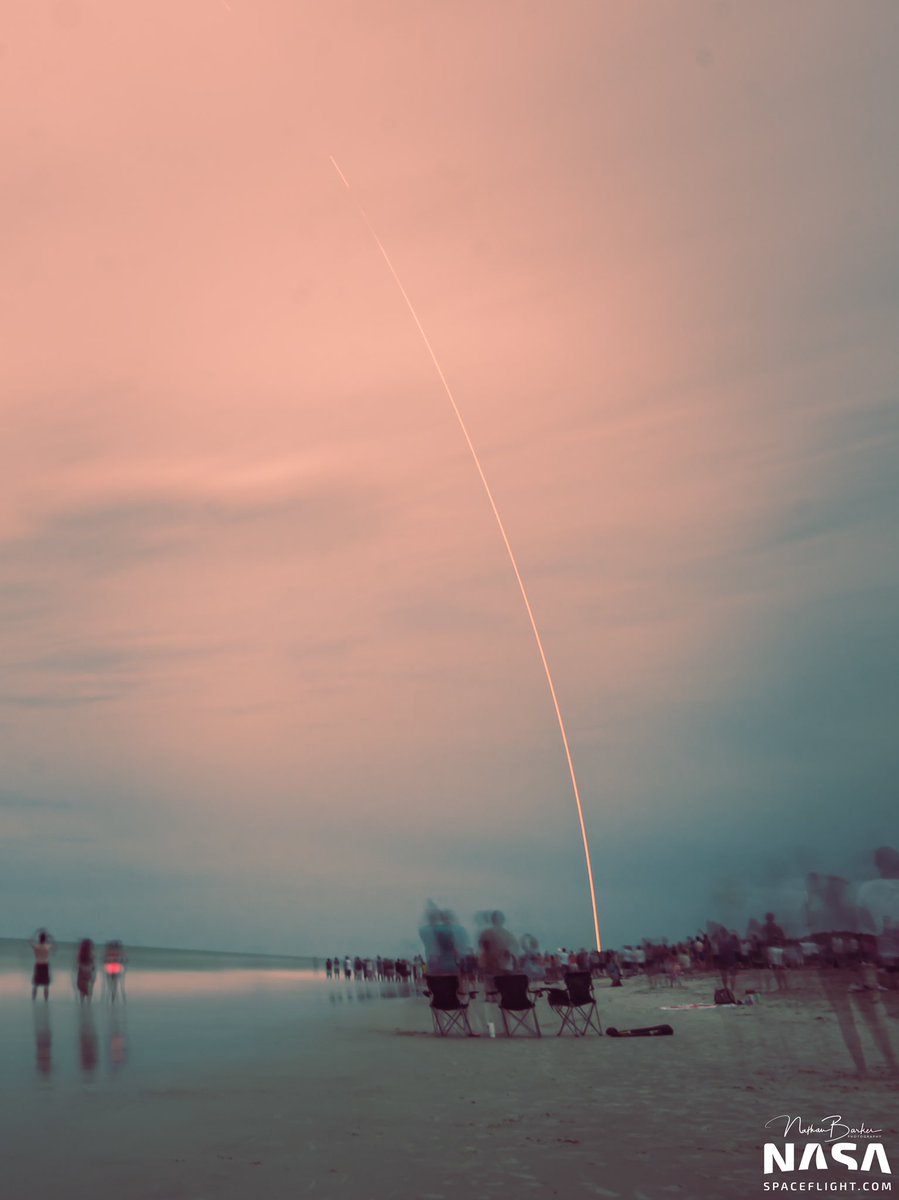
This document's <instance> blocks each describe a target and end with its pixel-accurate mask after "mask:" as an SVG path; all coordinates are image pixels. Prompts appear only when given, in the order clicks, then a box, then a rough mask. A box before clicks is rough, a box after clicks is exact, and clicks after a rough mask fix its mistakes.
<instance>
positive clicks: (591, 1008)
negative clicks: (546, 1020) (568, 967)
mask: <svg viewBox="0 0 899 1200" xmlns="http://www.w3.org/2000/svg"><path fill="white" fill-rule="evenodd" d="M547 999H548V1000H549V1006H550V1008H552V1009H553V1010H554V1011H555V1012H556V1013H557V1014H558V1015H559V1017H560V1018H561V1024H560V1025H559V1032H558V1033H557V1034H556V1037H559V1035H560V1034H561V1033H562V1030H563V1029H570V1030H571V1032H572V1033H573V1034H574V1036H575V1037H584V1036H585V1035H586V1033H587V1030H588V1029H594V1030H595V1031H596V1032H597V1033H600V1034H601V1033H602V1021H600V1019H599V1009H598V1008H597V1007H596V997H595V996H594V995H593V980H592V978H591V977H590V972H589V971H566V972H565V988H564V990H563V989H562V988H552V989H551V990H550V992H549V994H548V996H547ZM594 1018H595V1019H594Z"/></svg>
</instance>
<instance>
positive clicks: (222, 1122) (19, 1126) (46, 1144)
mask: <svg viewBox="0 0 899 1200" xmlns="http://www.w3.org/2000/svg"><path fill="white" fill-rule="evenodd" d="M196 978H198V977H193V976H190V977H184V976H182V977H180V979H177V980H176V979H174V977H171V978H169V979H168V982H167V983H165V982H164V985H160V979H159V977H157V980H156V986H155V990H153V989H152V988H151V989H147V988H144V987H143V986H142V983H143V981H142V980H141V979H140V978H139V977H137V976H135V977H134V978H132V979H131V980H130V981H129V989H130V992H129V1002H128V1005H127V1007H126V1008H122V1007H115V1008H114V1007H113V1006H110V1005H108V1004H105V1003H103V1002H95V1004H94V1005H93V1011H92V1012H91V1013H90V1014H87V1015H85V1014H83V1013H81V1012H80V1011H79V1008H78V1005H77V1004H76V1002H75V1001H74V999H73V998H72V997H71V995H70V994H69V993H67V992H66V991H65V990H64V989H62V988H60V989H59V990H58V991H57V994H56V995H54V996H53V997H52V998H51V1001H50V1004H49V1005H48V1006H47V1008H46V1011H45V1012H42V1011H41V1010H42V1002H41V1001H38V1003H37V1005H36V1006H34V1007H33V1006H32V1005H31V1002H30V1000H28V999H26V998H24V997H22V998H20V997H15V996H10V995H9V994H8V993H7V994H5V995H4V997H3V1013H4V1016H3V1021H2V1027H0V1052H2V1055H3V1061H4V1063H5V1064H6V1065H7V1070H6V1071H5V1072H4V1077H3V1080H2V1082H0V1129H2V1137H3V1155H2V1161H3V1178H2V1186H0V1193H2V1195H3V1196H4V1197H5V1198H6V1197H8V1198H9V1200H19V1197H21V1198H22V1200H24V1198H25V1197H28V1196H30V1197H37V1198H38V1200H43V1197H50V1196H61V1197H66V1198H70V1200H81V1198H82V1197H84V1198H85V1200H86V1198H87V1197H95V1196H97V1195H100V1194H110V1195H115V1196H118V1197H124V1198H126V1200H131V1198H135V1200H143V1198H146V1200H212V1198H213V1197H215V1198H217V1200H243V1198H245V1197H256V1196H267V1197H275V1198H281V1197H284V1198H285V1200H286V1198H287V1197H295V1196H298V1195H313V1196H322V1197H342V1196H346V1195H355V1196H360V1197H361V1196H364V1197H375V1198H379V1200H380V1198H382V1197H383V1198H385V1200H386V1198H388V1197H396V1198H398V1200H400V1198H402V1200H406V1198H411V1197H416V1198H419V1197H420V1198H422V1200H438V1198H440V1197H446V1198H447V1200H448V1198H450V1197H458V1196H461V1195H464V1196H469V1197H472V1198H473V1200H478V1198H480V1197H509V1196H515V1195H525V1196H534V1197H543V1196H547V1197H549V1196H556V1195H558V1196H565V1195H574V1196H581V1195H585V1196H591V1195H592V1196H611V1197H627V1198H633V1200H647V1198H648V1200H664V1198H666V1197H697V1198H699V1197H702V1198H706V1197H709V1198H718V1197H744V1196H745V1197H750V1196H752V1197H754V1196H761V1195H764V1194H765V1193H764V1192H763V1187H762V1185H763V1181H764V1177H763V1175H762V1151H761V1147H762V1143H763V1141H764V1140H766V1138H767V1137H768V1136H769V1135H768V1134H766V1132H765V1130H764V1124H765V1122H766V1121H768V1120H770V1119H771V1118H772V1117H775V1116H777V1115H778V1114H781V1113H786V1114H799V1115H801V1116H802V1117H803V1119H804V1120H806V1121H808V1120H817V1119H820V1118H821V1117H823V1116H825V1115H827V1114H836V1113H839V1114H843V1115H845V1116H846V1118H847V1119H851V1120H852V1121H854V1122H861V1121H864V1122H865V1123H866V1124H867V1125H868V1126H874V1127H877V1128H882V1129H883V1130H884V1135H883V1143H884V1146H885V1148H886V1150H887V1152H888V1154H889V1155H890V1157H891V1159H892V1162H893V1165H894V1166H895V1165H897V1164H899V1136H897V1129H899V1102H897V1097H896V1080H895V1078H891V1077H890V1076H889V1075H888V1073H887V1070H886V1067H885V1065H884V1060H883V1056H882V1049H879V1048H878V1045H877V1038H876V1037H875V1036H872V1028H873V1029H874V1032H875V1033H876V1032H877V1029H878V1028H879V1026H878V1024H877V1021H873V1022H872V1021H871V1019H870V1017H871V1014H870V1013H869V1012H867V1010H865V1008H864V1006H865V1005H867V1004H871V1005H878V1006H879V1009H878V1019H879V1020H880V1021H881V1023H882V1024H885V1026H886V1027H887V1028H889V1029H890V1030H891V1032H892V1039H893V1042H894V1043H895V1042H896V1041H897V1037H896V1033H897V1028H899V1022H897V1020H896V1016H897V1015H899V1014H897V1008H896V1005H895V1004H894V1003H893V1001H894V999H899V993H890V994H889V996H888V997H887V998H886V1001H887V1002H886V1003H885V1001H884V998H883V995H882V994H876V995H875V994H874V993H871V994H869V995H863V996H853V997H852V998H851V1000H850V1001H849V1004H850V1005H851V1006H853V1007H852V1010H851V1012H852V1019H853V1020H854V1022H855V1028H856V1029H857V1031H858V1036H859V1044H860V1046H861V1047H862V1049H863V1052H864V1054H865V1057H866V1061H867V1063H868V1065H869V1067H870V1075H869V1077H867V1078H859V1077H858V1076H857V1075H856V1074H855V1063H854V1062H853V1059H852V1057H851V1055H850V1053H849V1051H848V1050H847V1046H846V1042H845V1040H844V1037H843V1026H845V1022H846V1016H845V1014H843V1026H841V1024H840V1021H839V1020H838V1019H837V1018H838V1014H835V1012H834V1010H833V1008H832V1006H831V1005H830V1003H829V1002H828V999H827V997H826V996H825V995H823V994H822V992H821V990H820V987H819V986H818V984H817V976H816V974H815V973H807V974H803V975H802V976H801V977H799V978H798V979H797V980H796V982H797V983H798V984H799V985H800V986H798V987H796V989H795V990H794V991H792V992H790V993H789V994H785V995H777V994H773V993H771V994H768V995H767V996H765V997H764V999H763V1002H762V1003H761V1004H760V1005H758V1006H754V1007H745V1008H736V1009H718V1010H716V1009H695V1010H686V1011H674V1012H665V1011H662V1005H668V1004H684V1003H690V1002H691V1001H701V1000H707V999H709V998H710V996H711V992H712V990H713V989H714V981H713V980H712V979H711V978H704V979H702V980H691V981H688V982H687V984H686V986H685V987H684V988H680V989H669V988H667V987H664V988H659V989H658V990H655V991H653V990H650V989H649V988H648V986H647V985H646V983H645V981H642V980H639V981H629V982H628V983H627V984H626V986H625V987H623V988H621V989H610V988H609V987H608V986H607V984H605V983H603V984H602V985H601V986H600V987H599V989H598V997H599V1000H600V1007H601V1012H602V1019H603V1023H604V1025H605V1026H608V1025H615V1026H618V1027H620V1028H626V1027H632V1026H641V1025H649V1024H656V1023H659V1022H662V1021H668V1022H669V1023H670V1024H671V1025H672V1026H674V1029H675V1036H673V1037H666V1038H652V1039H617V1040H616V1039H613V1038H608V1037H604V1038H596V1037H593V1038H589V1039H574V1038H556V1037H554V1036H552V1035H553V1034H554V1032H555V1029H556V1027H557V1022H556V1020H555V1017H554V1016H553V1014H552V1013H551V1012H550V1011H549V1010H548V1009H547V1008H546V1007H545V1001H543V1002H542V1005H543V1007H541V1010H540V1015H541V1021H542V1024H543V1026H544V1031H545V1033H546V1034H548V1035H549V1036H545V1037H544V1038H543V1039H541V1040H539V1041H538V1040H526V1039H523V1038H522V1039H514V1040H506V1039H504V1038H502V1037H498V1038H496V1039H489V1038H487V1037H479V1038H476V1039H455V1040H449V1039H444V1040H441V1039H437V1038H434V1037H432V1036H431V1035H430V1029H431V1020H430V1014H429V1011H428V1008H427V1003H426V1002H425V1001H424V1000H421V999H415V998H402V997H398V996H396V995H385V994H384V993H385V992H387V991H389V989H381V988H378V987H376V986H371V985H364V984H359V985H356V984H351V985H348V986H344V985H342V984H341V985H338V986H337V987H333V988H332V987H331V986H330V985H328V984H326V983H325V981H324V980H322V979H321V978H320V977H319V978H315V979H312V978H310V977H308V976H300V975H298V974H294V975H292V974H291V973H289V972H284V973H281V974H278V973H275V974H271V973H270V974H269V975H268V976H266V977H265V978H260V977H259V976H258V975H254V974H253V973H251V972H244V973H232V974H230V975H226V974H220V975H218V976H213V977H212V978H211V980H210V977H209V976H207V977H206V982H205V984H203V985H202V986H201V985H200V984H199V983H196V982H194V981H195V979H196ZM26 982H27V981H26ZM843 982H844V983H845V986H846V987H847V988H848V985H849V983H850V982H851V979H850V977H848V976H847V977H845V979H844V980H843ZM844 994H845V995H848V993H844V992H843V991H842V989H841V990H840V995H841V996H842V995H844ZM890 1012H892V1016H890V1015H888V1014H889V1013H890ZM473 1015H474V1024H475V1027H476V1028H480V1029H483V1028H484V1027H485V1022H486V1020H487V1019H488V1018H494V1019H495V1016H496V1013H495V1010H494V1009H492V1008H484V1006H482V1005H480V1004H478V1005H477V1006H476V1008H475V1011H474V1014H473ZM803 1178H804V1179H805V1180H807V1181H809V1180H815V1179H818V1180H831V1181H832V1180H838V1179H846V1178H850V1177H848V1176H847V1175H846V1174H845V1172H843V1173H842V1174H841V1175H837V1174H836V1173H835V1171H834V1170H831V1171H830V1172H829V1173H826V1174H825V1173H820V1174H818V1173H815V1172H806V1173H804V1175H803ZM865 1178H868V1179H880V1178H881V1177H880V1176H879V1175H875V1174H872V1175H870V1176H866V1177H865Z"/></svg>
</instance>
